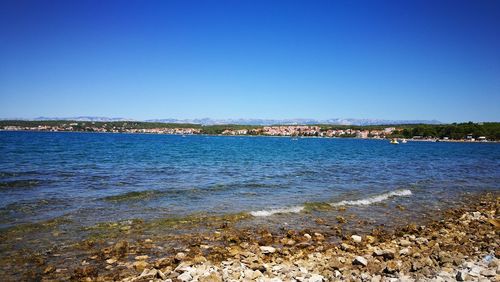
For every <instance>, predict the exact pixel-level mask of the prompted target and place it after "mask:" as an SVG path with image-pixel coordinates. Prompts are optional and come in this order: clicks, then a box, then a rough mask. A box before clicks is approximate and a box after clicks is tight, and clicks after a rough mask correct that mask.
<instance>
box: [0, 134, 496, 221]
mask: <svg viewBox="0 0 500 282" xmlns="http://www.w3.org/2000/svg"><path fill="white" fill-rule="evenodd" d="M499 182H500V145H498V144H493V143H433V142H408V143H407V144H400V145H391V144H389V142H388V141H386V140H360V139H340V138H337V139H331V138H301V139H299V140H296V141H295V140H292V139H290V138H271V137H226V136H202V135H196V136H186V137H182V136H172V135H148V134H98V133H48V132H46V133H44V132H0V195H1V197H0V227H9V226H14V225H16V224H20V223H30V222H38V221H43V220H49V219H52V218H56V217H60V216H67V215H71V217H72V218H73V219H74V220H76V221H77V222H79V223H80V224H82V225H91V224H94V223H95V222H103V221H112V220H124V219H131V218H143V219H152V218H159V217H163V218H164V217H175V216H183V215H190V214H196V213H207V214H229V213H237V212H246V213H252V214H253V215H254V216H270V217H272V216H273V214H274V213H275V212H282V213H287V212H291V213H293V212H300V211H301V209H302V207H303V205H304V203H306V202H325V203H329V204H331V205H332V206H336V205H353V206H361V205H362V206H370V205H372V204H376V203H379V202H391V201H404V203H405V205H407V206H408V208H409V209H411V208H412V207H415V208H416V207H422V206H429V207H431V206H433V205H435V206H439V205H443V203H446V200H447V199H452V198H453V197H455V196H457V195H459V194H461V193H474V192H479V191H488V190H489V191H499V190H500V184H499ZM146 191H149V192H146ZM130 192H139V193H136V194H130ZM127 193H129V194H127ZM114 196H117V197H114Z"/></svg>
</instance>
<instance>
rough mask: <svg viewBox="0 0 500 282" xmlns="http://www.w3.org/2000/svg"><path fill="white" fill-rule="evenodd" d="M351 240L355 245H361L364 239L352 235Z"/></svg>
mask: <svg viewBox="0 0 500 282" xmlns="http://www.w3.org/2000/svg"><path fill="white" fill-rule="evenodd" d="M351 239H352V241H353V242H354V243H361V240H362V239H363V238H361V236H358V235H352V236H351Z"/></svg>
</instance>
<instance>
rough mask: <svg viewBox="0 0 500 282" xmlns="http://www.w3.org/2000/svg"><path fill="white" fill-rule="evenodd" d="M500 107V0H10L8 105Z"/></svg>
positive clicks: (186, 113) (262, 112) (5, 114)
mask: <svg viewBox="0 0 500 282" xmlns="http://www.w3.org/2000/svg"><path fill="white" fill-rule="evenodd" d="M79 115H94V116H108V117H127V118H135V119H150V118H201V117H211V118H318V119H325V118H335V117H343V118H348V117H351V118H381V119H438V120H441V121H443V122H451V121H468V120H473V121H500V1H497V0H473V1H472V0H471V1H460V0H450V1H440V0H430V1H423V0H418V1H399V0H397V1H385V0H381V1H351V0H349V1H347V0H346V1H333V0H329V1H259V0H249V1H238V0H234V1H208V0H207V1H188V0H185V1H152V0H146V1H139V0H134V1H108V0H105V1H102V0H95V1H93V0H86V1H76V0H72V1H66V0H64V1H52V0H51V1H23V0H2V1H1V2H0V118H12V117H23V118H33V117H37V116H52V117H54V116H58V117H68V116H79Z"/></svg>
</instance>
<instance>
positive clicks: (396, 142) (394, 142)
mask: <svg viewBox="0 0 500 282" xmlns="http://www.w3.org/2000/svg"><path fill="white" fill-rule="evenodd" d="M391 144H394V145H397V144H399V142H398V139H396V138H394V139H392V140H391Z"/></svg>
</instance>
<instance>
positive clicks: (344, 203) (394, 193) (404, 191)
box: [330, 189, 412, 207]
mask: <svg viewBox="0 0 500 282" xmlns="http://www.w3.org/2000/svg"><path fill="white" fill-rule="evenodd" d="M411 195H412V193H411V191H410V190H408V189H401V190H396V191H391V192H387V193H384V194H380V195H376V196H372V197H368V198H365V199H361V200H353V201H341V202H338V203H331V204H330V205H332V206H334V207H337V206H367V205H371V204H374V203H378V202H382V201H385V200H387V199H389V198H392V197H398V196H411Z"/></svg>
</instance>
